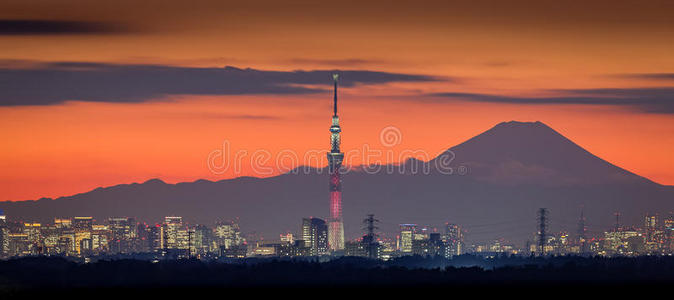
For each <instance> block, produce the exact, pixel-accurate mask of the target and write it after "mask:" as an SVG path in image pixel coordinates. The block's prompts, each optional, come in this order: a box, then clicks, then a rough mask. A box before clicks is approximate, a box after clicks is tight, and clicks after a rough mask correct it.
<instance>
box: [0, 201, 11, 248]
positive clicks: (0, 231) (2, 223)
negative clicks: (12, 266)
mask: <svg viewBox="0 0 674 300" xmlns="http://www.w3.org/2000/svg"><path fill="white" fill-rule="evenodd" d="M8 255H9V228H7V219H6V217H5V213H4V212H3V211H2V210H1V209H0V258H2V257H6V256H8Z"/></svg>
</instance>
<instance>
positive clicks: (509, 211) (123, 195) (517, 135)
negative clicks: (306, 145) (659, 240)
mask: <svg viewBox="0 0 674 300" xmlns="http://www.w3.org/2000/svg"><path fill="white" fill-rule="evenodd" d="M539 123H540V122H539ZM501 124H504V125H501ZM499 125H501V126H499ZM522 126H524V127H525V128H521V127H522ZM527 126H530V127H532V128H529V129H527V128H526V127H527ZM542 126H545V127H547V125H545V124H543V123H540V124H537V123H535V122H534V123H526V124H522V123H521V122H519V124H518V123H510V124H508V123H500V124H498V125H496V126H494V127H493V128H492V129H490V130H487V131H485V132H484V133H482V134H480V135H477V136H476V137H474V138H471V139H469V140H467V141H466V142H463V143H461V144H459V145H457V146H454V147H452V148H450V149H449V150H448V152H445V153H443V154H442V155H445V154H447V155H449V154H448V153H452V154H453V155H455V159H454V160H453V161H452V162H451V164H450V167H452V168H453V170H457V168H458V167H460V166H461V165H462V164H466V165H467V166H469V168H468V173H467V174H464V175H462V174H459V173H458V172H454V173H452V174H444V173H440V172H437V170H436V172H431V173H429V174H422V173H417V174H414V173H412V172H409V170H408V169H407V168H405V171H404V172H392V173H387V172H380V173H376V174H368V173H367V172H356V171H352V172H346V173H345V174H344V176H343V181H344V182H343V186H344V188H343V197H344V203H343V204H344V222H345V230H346V235H347V238H354V237H357V236H359V235H360V233H361V232H360V230H359V229H360V227H359V226H353V224H360V223H361V220H362V218H363V217H364V216H365V214H367V213H374V214H376V215H377V217H378V219H380V220H382V221H383V222H382V223H384V224H381V227H382V231H383V232H386V233H391V232H395V231H396V230H397V229H396V228H397V225H396V224H401V223H409V222H413V223H414V222H418V223H420V224H427V225H433V226H439V225H440V224H444V223H445V222H452V223H457V224H462V225H465V226H467V227H468V228H469V227H470V226H471V225H475V224H490V223H494V221H499V220H503V219H517V220H521V221H520V222H522V224H525V225H518V226H520V227H518V228H517V229H516V230H506V231H502V232H501V231H494V232H493V234H489V233H479V234H478V233H472V234H471V236H475V235H477V237H475V239H480V238H482V239H484V238H495V237H503V238H508V239H511V240H517V241H520V242H521V241H522V239H523V237H528V236H529V235H530V234H531V233H532V232H534V231H535V222H534V220H535V214H536V209H538V208H539V207H547V208H548V209H549V210H550V212H551V218H552V220H555V219H557V220H564V222H566V223H560V224H551V228H552V230H562V229H565V230H568V231H571V232H575V231H573V230H575V229H574V228H571V227H569V226H566V225H564V224H569V223H574V222H575V220H576V219H577V218H578V215H579V214H580V207H581V206H582V207H584V210H585V211H584V212H585V215H586V217H587V218H588V222H589V224H592V225H594V226H597V227H599V228H603V227H607V226H608V227H610V226H611V224H612V223H613V220H614V219H613V212H615V211H621V212H622V213H623V220H624V222H626V223H629V222H631V223H634V224H640V223H641V222H642V221H643V220H642V218H643V214H644V213H646V212H668V211H671V210H673V209H674V207H673V206H672V201H671V200H672V199H674V187H667V186H662V185H659V184H657V183H654V182H652V181H649V180H645V181H644V180H640V179H639V178H641V177H639V176H638V175H635V174H633V173H631V172H629V171H626V170H624V169H621V168H619V167H616V166H613V165H611V164H610V163H608V162H606V161H604V160H602V159H600V158H598V157H596V156H594V155H592V154H591V153H589V152H588V151H586V150H584V149H582V148H581V147H580V146H578V145H576V144H575V143H573V142H572V141H570V140H568V139H566V138H565V137H563V135H561V134H559V133H557V132H556V131H554V130H553V129H551V128H549V127H547V128H548V129H549V130H552V131H553V132H554V133H555V134H556V135H559V136H556V135H555V134H553V133H550V132H549V131H548V129H546V128H545V127H542ZM511 127H513V128H517V130H516V132H514V133H512V132H509V129H510V128H511ZM494 129H497V130H496V131H492V130H494ZM527 130H531V133H534V137H536V135H535V133H537V132H543V133H545V132H547V133H545V135H543V137H544V138H545V139H549V140H550V143H552V145H553V146H554V147H553V148H554V149H547V148H541V147H548V146H550V145H551V144H550V143H547V142H546V143H535V142H534V143H522V142H521V141H519V139H528V138H530V137H531V136H530V135H529V133H527ZM522 132H525V133H524V134H522ZM494 134H495V135H496V138H494V137H493V136H492V135H494ZM502 135H505V136H506V137H512V139H511V141H512V142H510V143H504V144H502V145H500V146H499V147H495V146H493V143H494V141H497V142H498V141H500V140H501V139H502V138H501V136H502ZM550 135H552V137H550ZM560 136H561V137H562V139H561V140H560V138H559V137H560ZM538 138H540V137H538ZM564 139H566V140H567V141H564ZM546 141H547V140H546ZM569 143H570V144H569ZM475 147H478V148H480V149H477V150H476V149H475ZM531 149H534V150H531ZM540 149H546V151H543V153H545V154H546V155H548V156H543V157H534V156H532V153H529V152H532V151H533V152H541V150H540ZM478 150H479V151H478ZM522 151H523V152H522ZM555 151H557V152H555ZM568 151H572V152H573V153H571V154H569V153H566V152H568ZM559 153H561V154H564V155H567V154H568V155H569V156H570V157H571V158H577V157H580V158H581V159H582V160H587V159H590V163H589V164H588V165H590V166H597V170H594V171H592V172H589V174H591V175H592V176H596V174H613V173H617V174H620V175H621V176H623V175H624V176H627V177H625V178H627V180H623V179H624V178H622V177H621V178H618V179H617V180H616V179H612V180H598V181H596V182H591V184H586V183H584V182H578V181H579V180H576V181H570V182H569V183H568V184H564V185H559V184H549V182H548V181H547V180H557V179H559V178H567V177H568V176H569V174H573V172H575V171H574V170H576V169H577V168H579V167H581V166H583V165H586V164H587V162H586V161H583V163H580V164H578V163H572V164H570V165H567V164H568V163H567V162H566V161H565V160H568V159H570V158H560V157H559V155H558V154H559ZM442 155H439V156H438V157H436V158H434V159H433V160H431V161H435V160H438V159H441V158H442ZM485 155H486V156H487V158H482V157H485ZM525 158H526V159H528V160H524V159H525ZM553 158H554V159H553ZM479 160H482V161H481V162H480V161H479ZM516 160H524V161H523V162H520V163H521V166H520V165H517V166H515V167H512V164H509V162H510V161H516ZM560 160H561V161H562V162H561V163H560V162H559V161H560ZM417 162H418V161H417ZM429 162H430V161H429ZM412 163H413V162H412ZM534 163H537V164H540V165H541V168H543V169H546V168H547V169H550V168H553V167H559V168H560V169H559V170H554V171H555V173H551V175H550V176H546V177H541V178H543V179H545V180H538V177H537V176H538V175H537V174H538V173H536V172H533V173H532V172H530V171H528V170H529V169H530V166H531V165H532V164H534ZM480 164H481V165H480ZM504 165H505V167H504ZM564 168H567V169H564ZM310 170H312V172H307V173H304V172H299V173H297V174H294V173H292V172H290V173H285V174H281V175H278V176H273V177H266V178H258V177H250V176H246V177H237V178H231V179H223V180H219V181H210V180H205V179H198V180H195V181H193V182H181V183H176V184H170V183H166V182H164V181H162V180H161V179H150V180H147V181H145V182H143V183H130V184H120V185H114V186H110V187H100V188H96V189H94V190H91V191H89V192H85V193H80V194H75V195H72V196H65V197H58V198H56V199H50V198H41V199H39V200H29V201H5V202H0V209H3V210H4V211H5V212H6V214H7V215H8V218H16V217H17V216H18V217H20V219H25V220H35V221H41V222H51V221H52V218H54V217H65V216H77V215H90V216H93V217H95V218H96V219H97V220H104V219H105V218H107V217H113V216H133V217H136V218H138V219H139V220H143V221H150V222H160V221H161V219H162V218H163V216H168V215H180V216H183V217H184V218H185V220H186V221H187V222H191V223H202V224H209V223H211V222H214V221H218V220H227V219H234V218H238V219H239V220H240V223H241V226H242V228H244V230H245V231H247V232H252V231H254V232H258V233H260V234H262V235H263V236H265V237H267V238H269V237H272V238H273V237H274V236H276V238H278V235H277V234H278V233H280V232H284V231H294V232H296V231H297V230H298V229H299V226H300V221H301V218H303V217H308V216H317V217H320V216H326V215H328V203H329V202H328V201H329V200H328V199H329V196H328V175H327V172H319V171H320V168H310ZM513 170H514V171H513ZM522 170H525V171H522ZM534 170H535V169H534ZM515 171H516V172H515ZM504 172H505V173H504ZM508 172H511V173H508ZM518 172H519V173H518ZM569 172H571V173H569ZM602 172H603V173H602ZM625 172H627V173H625ZM630 174H631V175H630ZM581 175H583V174H581ZM499 176H500V177H499ZM504 176H505V178H509V177H508V176H510V177H513V178H516V179H517V180H514V181H513V182H505V183H503V182H499V181H498V180H497V179H499V178H503V177H504ZM592 176H590V177H589V178H590V179H592V178H593V177H592ZM582 179H583V177H581V181H582ZM47 199H49V200H47ZM529 223H531V224H529ZM565 226H566V227H565ZM480 234H481V235H480Z"/></svg>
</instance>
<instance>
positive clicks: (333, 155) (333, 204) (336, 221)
mask: <svg viewBox="0 0 674 300" xmlns="http://www.w3.org/2000/svg"><path fill="white" fill-rule="evenodd" d="M338 78H339V76H338V75H337V74H333V75H332V79H333V80H334V83H335V96H334V114H333V115H332V125H331V126H330V152H329V153H328V170H329V172H330V220H329V222H328V223H329V224H328V244H329V246H330V250H331V251H340V250H344V223H343V222H342V177H341V174H340V168H341V167H342V161H343V160H344V153H342V152H341V151H340V150H339V144H340V139H341V137H340V132H342V129H341V128H340V127H339V117H338V116H337V79H338Z"/></svg>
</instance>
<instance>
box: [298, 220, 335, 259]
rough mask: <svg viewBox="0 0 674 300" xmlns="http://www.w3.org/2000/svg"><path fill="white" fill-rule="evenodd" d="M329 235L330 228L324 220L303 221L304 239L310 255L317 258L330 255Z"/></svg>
mask: <svg viewBox="0 0 674 300" xmlns="http://www.w3.org/2000/svg"><path fill="white" fill-rule="evenodd" d="M328 235H329V233H328V227H327V225H326V224H325V221H323V220H322V219H319V218H304V219H302V239H303V240H304V245H305V247H307V248H309V249H310V250H309V253H310V255H313V256H317V255H325V254H327V253H328V249H329V248H328V245H329V244H328Z"/></svg>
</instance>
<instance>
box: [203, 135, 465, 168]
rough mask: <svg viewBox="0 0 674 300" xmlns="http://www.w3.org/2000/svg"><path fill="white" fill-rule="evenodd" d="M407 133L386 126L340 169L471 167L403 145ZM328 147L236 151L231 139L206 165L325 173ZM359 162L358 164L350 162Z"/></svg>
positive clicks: (347, 155)
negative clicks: (375, 139)
mask: <svg viewBox="0 0 674 300" xmlns="http://www.w3.org/2000/svg"><path fill="white" fill-rule="evenodd" d="M402 139H403V134H402V132H401V131H400V129H399V128H398V127H395V126H386V127H384V128H382V129H381V131H380V132H379V145H378V146H377V147H373V145H370V144H368V143H364V144H362V145H361V147H358V148H351V149H350V150H348V151H345V152H344V163H345V165H344V166H343V167H342V168H341V169H340V172H342V173H346V172H351V171H354V170H356V171H361V172H365V173H368V174H377V173H381V172H385V173H386V174H395V173H398V174H426V175H427V174H431V173H439V174H444V175H453V174H456V175H465V174H467V173H468V168H466V167H465V166H463V165H458V166H455V165H453V162H454V160H455V154H454V152H452V151H451V150H444V151H442V152H440V153H436V154H435V155H431V154H430V153H428V151H426V150H424V149H409V148H404V147H402ZM328 152H329V151H328V150H323V149H321V150H319V149H310V150H307V151H304V153H302V154H300V153H298V151H296V150H293V149H281V150H280V151H275V152H272V151H270V150H267V149H255V150H247V149H238V150H236V151H234V150H232V145H231V143H230V141H229V140H225V141H223V142H222V147H221V148H220V149H215V150H213V151H211V152H210V153H209V154H208V157H207V159H206V165H207V167H208V170H209V171H210V172H211V173H212V174H214V175H222V174H225V173H230V172H231V173H233V174H234V175H240V174H242V173H243V172H244V171H249V172H252V173H253V174H254V175H256V176H263V177H264V176H271V175H274V174H278V173H301V172H303V173H304V174H308V173H321V172H326V169H325V168H322V167H320V166H326V165H327V164H328V159H327V153H328ZM350 162H358V164H357V165H356V166H353V165H348V164H349V163H350Z"/></svg>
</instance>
